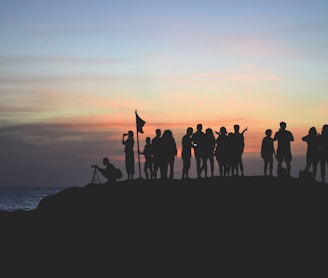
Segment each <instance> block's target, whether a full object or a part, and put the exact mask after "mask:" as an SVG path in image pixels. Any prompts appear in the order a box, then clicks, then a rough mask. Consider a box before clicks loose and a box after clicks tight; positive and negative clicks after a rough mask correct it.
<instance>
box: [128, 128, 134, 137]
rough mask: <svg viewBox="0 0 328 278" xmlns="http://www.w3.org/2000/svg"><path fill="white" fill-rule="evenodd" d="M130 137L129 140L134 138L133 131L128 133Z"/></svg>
mask: <svg viewBox="0 0 328 278" xmlns="http://www.w3.org/2000/svg"><path fill="white" fill-rule="evenodd" d="M128 136H129V138H132V137H133V131H132V130H129V131H128Z"/></svg>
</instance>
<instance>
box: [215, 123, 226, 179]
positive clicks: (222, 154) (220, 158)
mask: <svg viewBox="0 0 328 278" xmlns="http://www.w3.org/2000/svg"><path fill="white" fill-rule="evenodd" d="M216 134H218V137H217V138H216V140H215V144H216V146H215V151H214V153H215V158H216V160H217V162H218V166H219V174H220V176H221V177H222V176H228V175H229V168H228V167H229V164H228V161H229V160H228V155H229V152H228V147H229V146H228V143H229V142H228V135H227V129H226V128H225V127H224V126H222V127H221V128H220V132H216Z"/></svg>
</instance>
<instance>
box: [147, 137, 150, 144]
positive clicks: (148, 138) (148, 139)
mask: <svg viewBox="0 0 328 278" xmlns="http://www.w3.org/2000/svg"><path fill="white" fill-rule="evenodd" d="M150 141H151V139H150V137H149V136H147V137H146V143H147V144H150Z"/></svg>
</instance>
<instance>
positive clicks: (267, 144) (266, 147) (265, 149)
mask: <svg viewBox="0 0 328 278" xmlns="http://www.w3.org/2000/svg"><path fill="white" fill-rule="evenodd" d="M271 135H272V129H267V130H266V131H265V137H264V138H263V139H262V144H261V157H262V158H263V161H264V176H267V172H268V168H269V176H272V169H273V155H274V156H276V152H275V150H274V144H273V138H272V137H271Z"/></svg>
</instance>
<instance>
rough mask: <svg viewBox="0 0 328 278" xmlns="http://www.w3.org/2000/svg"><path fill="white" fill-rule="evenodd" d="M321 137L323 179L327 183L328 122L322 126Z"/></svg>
mask: <svg viewBox="0 0 328 278" xmlns="http://www.w3.org/2000/svg"><path fill="white" fill-rule="evenodd" d="M319 138H320V139H319V148H320V170H321V171H320V172H321V181H322V182H323V183H325V176H326V166H328V124H324V125H323V126H322V131H321V135H320V137H319Z"/></svg>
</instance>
